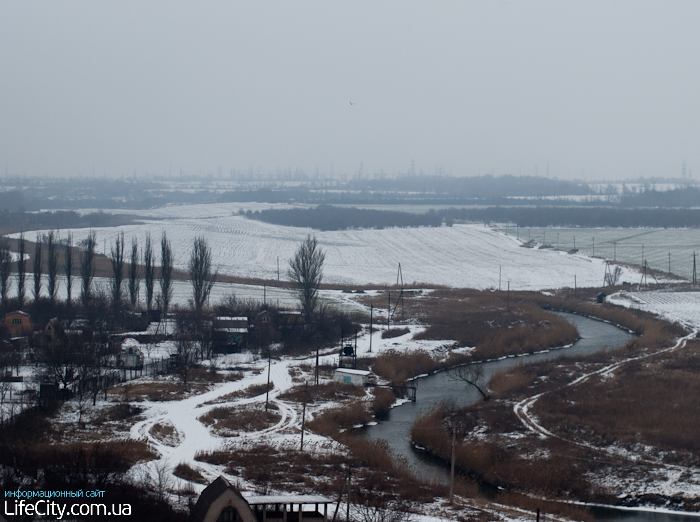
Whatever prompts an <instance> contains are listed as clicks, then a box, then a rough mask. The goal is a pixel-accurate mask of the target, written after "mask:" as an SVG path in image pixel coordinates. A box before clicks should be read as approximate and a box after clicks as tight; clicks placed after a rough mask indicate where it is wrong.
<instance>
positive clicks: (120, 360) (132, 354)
mask: <svg viewBox="0 0 700 522" xmlns="http://www.w3.org/2000/svg"><path fill="white" fill-rule="evenodd" d="M143 359H144V358H143V353H142V352H141V350H139V349H138V348H136V347H135V346H133V344H132V345H131V346H128V347H127V348H125V349H124V351H122V352H121V353H119V354H118V355H117V366H118V367H119V368H123V369H125V370H141V369H143Z"/></svg>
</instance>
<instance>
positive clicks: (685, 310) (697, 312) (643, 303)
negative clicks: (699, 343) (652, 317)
mask: <svg viewBox="0 0 700 522" xmlns="http://www.w3.org/2000/svg"><path fill="white" fill-rule="evenodd" d="M607 301H608V302H610V303H613V304H616V305H620V306H626V307H628V308H638V309H640V310H644V311H647V312H651V313H655V314H658V315H660V316H661V317H664V318H665V319H667V320H669V321H671V322H677V323H680V324H682V325H684V326H688V327H690V328H700V292H673V291H658V290H657V291H648V292H627V291H622V292H617V293H615V294H612V295H610V296H608V298H607Z"/></svg>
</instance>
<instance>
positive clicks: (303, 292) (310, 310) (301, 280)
mask: <svg viewBox="0 0 700 522" xmlns="http://www.w3.org/2000/svg"><path fill="white" fill-rule="evenodd" d="M325 259H326V254H325V253H324V252H323V251H322V250H321V247H319V245H318V241H317V239H316V236H313V237H312V236H311V235H308V236H306V239H305V240H304V241H303V242H302V243H301V245H299V248H298V249H297V251H296V253H295V254H294V257H293V258H292V259H290V260H289V270H288V271H287V276H288V277H289V279H291V280H292V282H293V283H294V285H295V286H296V287H297V290H298V292H299V301H300V302H301V308H302V312H303V313H304V316H305V318H306V320H307V321H311V319H312V317H313V314H314V312H315V311H316V306H317V304H318V287H319V285H320V284H321V280H322V279H323V261H324V260H325Z"/></svg>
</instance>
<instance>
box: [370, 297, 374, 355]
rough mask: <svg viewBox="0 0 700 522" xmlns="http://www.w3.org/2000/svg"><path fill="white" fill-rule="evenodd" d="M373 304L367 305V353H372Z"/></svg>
mask: <svg viewBox="0 0 700 522" xmlns="http://www.w3.org/2000/svg"><path fill="white" fill-rule="evenodd" d="M373 313H374V305H369V353H372V314H373Z"/></svg>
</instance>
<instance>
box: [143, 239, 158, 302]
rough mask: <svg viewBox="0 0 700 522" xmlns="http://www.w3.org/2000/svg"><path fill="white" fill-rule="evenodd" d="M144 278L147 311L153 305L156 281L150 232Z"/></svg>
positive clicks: (146, 248)
mask: <svg viewBox="0 0 700 522" xmlns="http://www.w3.org/2000/svg"><path fill="white" fill-rule="evenodd" d="M143 278H144V282H145V283H146V309H147V310H150V309H151V304H152V303H153V287H154V285H155V280H156V266H155V262H154V259H153V244H152V243H151V234H150V232H149V233H148V234H146V245H145V246H144V248H143Z"/></svg>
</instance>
